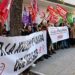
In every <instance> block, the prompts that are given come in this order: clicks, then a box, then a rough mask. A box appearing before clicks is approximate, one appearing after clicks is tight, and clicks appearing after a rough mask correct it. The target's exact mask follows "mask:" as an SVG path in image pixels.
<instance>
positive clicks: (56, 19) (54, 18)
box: [49, 15, 58, 23]
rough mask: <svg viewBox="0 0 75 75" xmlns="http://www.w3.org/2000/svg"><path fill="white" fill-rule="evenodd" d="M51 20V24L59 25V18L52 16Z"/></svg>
mask: <svg viewBox="0 0 75 75" xmlns="http://www.w3.org/2000/svg"><path fill="white" fill-rule="evenodd" d="M49 20H50V22H51V23H57V22H58V16H53V15H51V16H50V19H49Z"/></svg>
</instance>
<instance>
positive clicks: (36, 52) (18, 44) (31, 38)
mask: <svg viewBox="0 0 75 75" xmlns="http://www.w3.org/2000/svg"><path fill="white" fill-rule="evenodd" d="M46 47H47V46H46V31H41V32H36V33H33V34H31V35H28V36H17V37H0V75H18V74H19V73H21V72H23V71H24V70H26V69H27V68H28V67H29V66H31V65H32V63H33V62H34V61H36V60H37V59H38V58H39V57H41V56H42V55H44V54H46V53H47V48H46Z"/></svg>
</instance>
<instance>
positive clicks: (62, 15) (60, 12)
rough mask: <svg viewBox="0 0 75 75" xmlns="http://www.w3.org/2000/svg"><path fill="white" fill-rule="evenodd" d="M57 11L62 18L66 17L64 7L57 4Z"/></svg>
mask: <svg viewBox="0 0 75 75" xmlns="http://www.w3.org/2000/svg"><path fill="white" fill-rule="evenodd" d="M56 7H57V12H58V14H59V15H60V16H61V17H62V18H63V19H66V17H67V13H68V12H67V10H66V9H64V8H63V7H62V6H60V5H58V4H57V6H56Z"/></svg>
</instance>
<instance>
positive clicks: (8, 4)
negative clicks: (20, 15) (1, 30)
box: [0, 0, 12, 24]
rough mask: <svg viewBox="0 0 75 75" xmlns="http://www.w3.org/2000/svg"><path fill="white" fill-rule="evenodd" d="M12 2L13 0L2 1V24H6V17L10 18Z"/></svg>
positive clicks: (0, 12)
mask: <svg viewBox="0 0 75 75" xmlns="http://www.w3.org/2000/svg"><path fill="white" fill-rule="evenodd" d="M11 4H12V0H3V1H2V2H1V3H0V16H1V18H0V21H1V22H2V24H4V23H5V21H6V19H7V18H8V14H9V12H10V8H11Z"/></svg>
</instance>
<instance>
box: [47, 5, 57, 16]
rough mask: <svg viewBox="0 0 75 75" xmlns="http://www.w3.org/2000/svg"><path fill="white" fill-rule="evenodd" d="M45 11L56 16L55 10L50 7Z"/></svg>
mask: <svg viewBox="0 0 75 75" xmlns="http://www.w3.org/2000/svg"><path fill="white" fill-rule="evenodd" d="M47 11H48V12H49V13H50V14H51V15H54V16H55V15H56V13H57V12H56V10H55V9H54V8H53V7H52V6H48V8H47Z"/></svg>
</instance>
